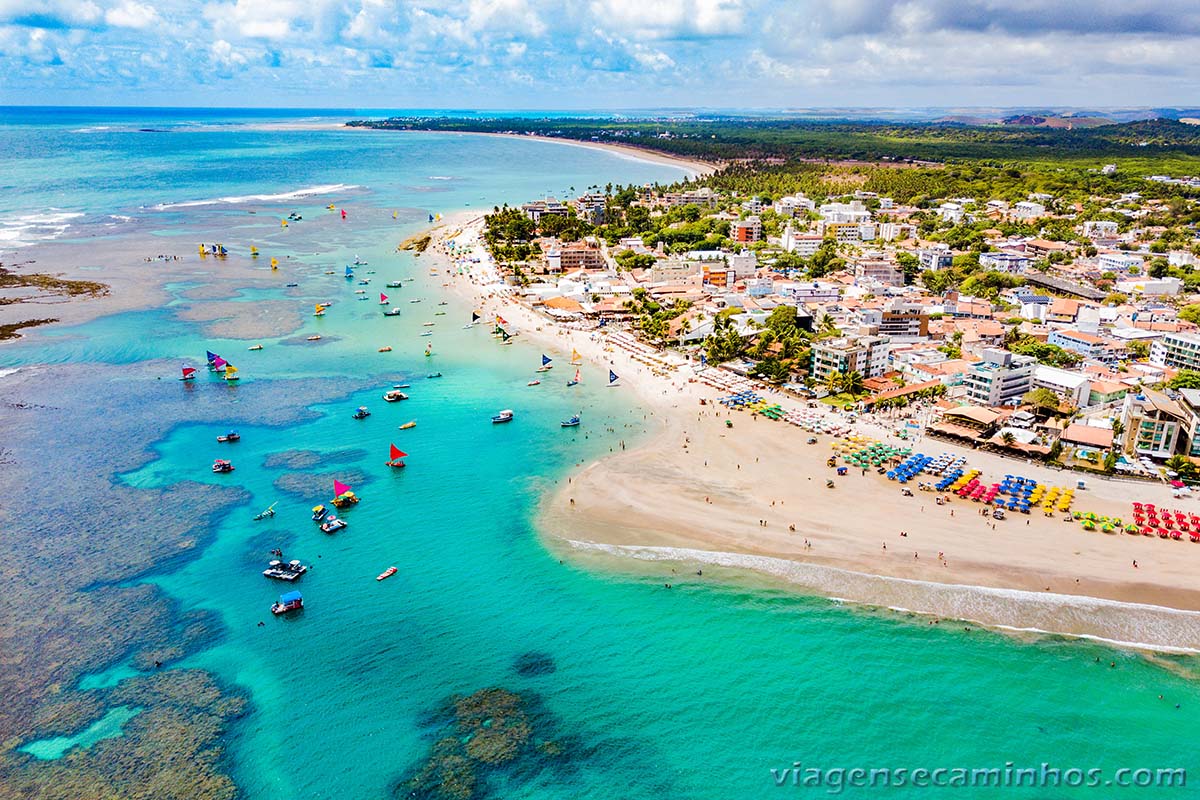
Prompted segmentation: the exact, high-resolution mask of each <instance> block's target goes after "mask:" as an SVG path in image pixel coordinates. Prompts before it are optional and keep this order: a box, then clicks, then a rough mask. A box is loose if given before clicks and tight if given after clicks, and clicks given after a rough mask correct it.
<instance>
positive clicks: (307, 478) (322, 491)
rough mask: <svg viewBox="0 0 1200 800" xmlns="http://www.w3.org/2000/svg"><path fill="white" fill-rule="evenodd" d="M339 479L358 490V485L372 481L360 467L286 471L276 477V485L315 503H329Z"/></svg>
mask: <svg viewBox="0 0 1200 800" xmlns="http://www.w3.org/2000/svg"><path fill="white" fill-rule="evenodd" d="M335 479H336V480H339V481H341V482H342V483H344V484H347V485H348V486H350V487H351V488H353V489H355V491H356V492H357V490H358V487H360V486H364V485H366V484H367V483H369V482H370V480H371V479H370V477H368V476H367V473H365V472H363V471H362V470H360V469H344V470H339V471H337V472H285V473H284V474H283V475H280V476H279V477H278V478H276V479H275V483H274V486H275V488H276V489H278V490H279V491H281V492H285V493H287V494H290V495H292V496H293V497H297V498H300V499H302V500H310V501H312V502H313V503H328V502H329V500H330V499H331V498H332V497H333V482H334V480H335Z"/></svg>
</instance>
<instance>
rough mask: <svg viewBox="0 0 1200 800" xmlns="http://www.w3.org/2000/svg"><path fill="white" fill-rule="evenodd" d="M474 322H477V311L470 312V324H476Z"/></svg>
mask: <svg viewBox="0 0 1200 800" xmlns="http://www.w3.org/2000/svg"><path fill="white" fill-rule="evenodd" d="M476 322H479V312H478V311H472V312H471V323H472V324H474V323H476Z"/></svg>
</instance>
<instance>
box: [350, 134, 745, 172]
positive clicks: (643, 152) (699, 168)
mask: <svg viewBox="0 0 1200 800" xmlns="http://www.w3.org/2000/svg"><path fill="white" fill-rule="evenodd" d="M345 127H346V128H347V129H348V130H363V131H373V130H380V129H377V128H367V127H360V126H353V127H351V126H348V125H347V126H345ZM386 132H387V133H423V134H426V133H427V134H437V135H439V136H500V137H503V138H505V139H535V140H537V141H539V142H551V143H553V144H559V145H564V146H566V147H588V148H591V149H593V150H607V151H608V152H610V153H616V154H618V155H620V156H623V157H625V158H632V159H634V160H636V161H646V162H649V163H651V164H668V165H670V166H673V167H683V168H684V169H686V170H688V172H690V173H691V176H690V177H693V178H694V177H698V176H701V175H711V174H712V173H714V172H716V171H717V170H718V169H720V168H721V167H722V166H724V165H723V164H720V163H714V162H709V161H698V160H696V159H691V158H684V157H682V156H673V155H670V154H668V153H660V152H656V151H654V150H648V149H646V148H644V147H635V146H634V145H629V144H613V143H611V142H585V141H582V140H579V139H563V138H560V137H557V136H538V135H535V134H523V133H486V132H483V131H425V130H411V131H405V130H395V131H386Z"/></svg>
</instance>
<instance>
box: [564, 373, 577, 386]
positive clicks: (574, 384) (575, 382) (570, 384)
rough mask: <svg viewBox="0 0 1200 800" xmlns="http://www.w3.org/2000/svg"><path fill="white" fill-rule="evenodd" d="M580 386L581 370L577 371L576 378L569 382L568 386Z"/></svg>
mask: <svg viewBox="0 0 1200 800" xmlns="http://www.w3.org/2000/svg"><path fill="white" fill-rule="evenodd" d="M578 385H579V370H575V377H574V378H573V379H572V380H569V381H567V386H578Z"/></svg>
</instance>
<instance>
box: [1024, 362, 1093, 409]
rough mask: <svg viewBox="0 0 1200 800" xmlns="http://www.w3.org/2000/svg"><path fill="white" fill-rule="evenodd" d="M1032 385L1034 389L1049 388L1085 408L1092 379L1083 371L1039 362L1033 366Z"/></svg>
mask: <svg viewBox="0 0 1200 800" xmlns="http://www.w3.org/2000/svg"><path fill="white" fill-rule="evenodd" d="M1032 386H1033V388H1034V389H1049V390H1050V391H1052V392H1054V393H1055V394H1058V395H1062V396H1063V397H1065V398H1066V399H1067V400H1070V401H1071V403H1072V404H1073V405H1074V406H1075V407H1076V408H1083V407H1084V406H1086V405H1088V397H1089V395H1090V394H1091V388H1092V381H1091V379H1090V378H1088V376H1087V375H1084V374H1083V373H1081V372H1072V371H1071V370H1067V369H1058V368H1057V367H1048V366H1046V365H1045V364H1038V365H1037V366H1035V367H1034V368H1033V384H1032Z"/></svg>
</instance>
